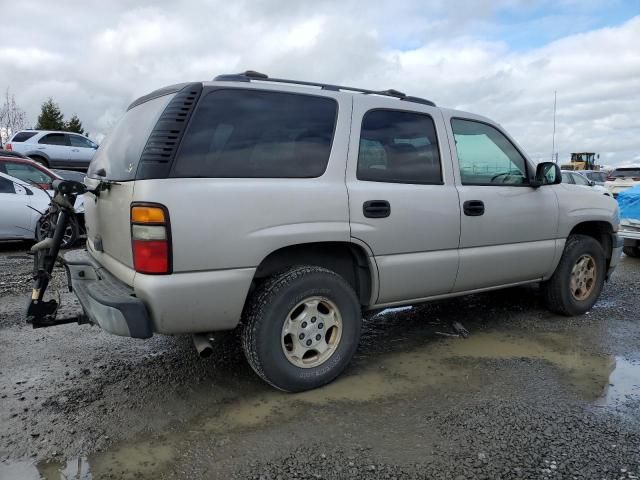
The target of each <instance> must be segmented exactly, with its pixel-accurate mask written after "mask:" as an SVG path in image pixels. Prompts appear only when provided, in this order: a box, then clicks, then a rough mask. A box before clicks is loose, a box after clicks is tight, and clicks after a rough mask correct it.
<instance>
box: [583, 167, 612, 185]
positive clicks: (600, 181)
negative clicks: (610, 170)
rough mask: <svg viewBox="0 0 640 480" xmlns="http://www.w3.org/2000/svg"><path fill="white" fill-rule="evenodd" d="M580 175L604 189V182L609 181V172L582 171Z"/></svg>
mask: <svg viewBox="0 0 640 480" xmlns="http://www.w3.org/2000/svg"><path fill="white" fill-rule="evenodd" d="M580 173H581V174H582V175H584V176H585V177H587V178H588V179H589V180H591V181H592V182H595V184H596V185H600V186H602V187H604V182H606V181H607V172H604V171H602V170H580Z"/></svg>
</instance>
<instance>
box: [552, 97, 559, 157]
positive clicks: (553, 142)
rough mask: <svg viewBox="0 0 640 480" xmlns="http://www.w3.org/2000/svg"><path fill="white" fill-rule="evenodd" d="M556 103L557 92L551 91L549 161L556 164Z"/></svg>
mask: <svg viewBox="0 0 640 480" xmlns="http://www.w3.org/2000/svg"><path fill="white" fill-rule="evenodd" d="M557 102H558V91H557V90H554V91H553V137H552V140H551V161H552V162H553V161H554V158H553V157H555V162H556V163H558V154H557V153H556V104H557Z"/></svg>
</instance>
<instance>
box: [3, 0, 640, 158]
mask: <svg viewBox="0 0 640 480" xmlns="http://www.w3.org/2000/svg"><path fill="white" fill-rule="evenodd" d="M556 4H557V5H556ZM613 4H616V5H617V2H615V1H614V2H612V5H613ZM46 5H47V4H46V3H45V2H41V4H40V5H39V6H38V3H37V2H29V4H28V5H26V6H21V7H20V9H22V11H20V12H16V15H14V16H13V18H12V21H11V22H7V23H5V24H4V26H3V30H4V33H5V35H4V39H3V43H2V46H0V90H3V89H4V88H6V87H7V86H9V87H10V88H11V90H12V91H13V92H14V93H15V95H16V99H17V101H18V102H19V103H20V104H21V105H22V106H23V107H24V108H25V109H26V110H27V114H28V118H29V119H30V121H31V122H32V123H35V120H36V117H37V115H38V112H39V107H40V104H41V103H42V102H43V101H44V100H45V99H46V98H47V97H49V96H51V97H53V98H54V99H55V100H56V101H57V102H58V103H59V104H60V106H61V108H62V110H63V111H64V112H65V114H66V115H68V116H70V115H71V114H73V113H77V114H78V115H79V116H80V118H81V119H82V121H83V123H84V125H85V127H86V128H87V129H88V130H89V131H90V132H91V133H92V134H93V135H94V136H97V137H100V136H102V135H103V134H105V133H107V132H108V130H109V129H110V128H111V127H112V126H113V124H114V123H115V122H116V121H117V118H118V117H119V116H120V115H121V114H122V112H124V109H125V108H126V106H127V105H128V104H129V103H130V102H131V100H133V99H134V98H136V97H137V96H139V95H143V94H145V93H148V92H149V91H151V90H153V89H155V88H158V87H161V86H163V85H167V84H171V83H177V82H182V81H189V80H208V79H211V78H212V77H214V76H215V75H217V74H220V73H229V72H236V71H241V70H244V69H249V68H250V69H255V70H259V71H264V72H265V73H268V74H270V75H273V76H278V77H292V78H299V79H304V80H317V81H325V82H331V83H343V84H353V85H356V86H363V87H368V88H374V89H386V88H395V89H398V90H402V91H406V92H407V93H410V94H412V95H418V96H423V97H427V98H430V99H432V100H434V101H436V103H438V104H439V105H443V106H448V107H454V108H460V109H465V110H469V111H473V112H476V113H480V114H483V115H486V116H488V117H491V118H493V119H495V120H496V121H498V122H500V123H501V124H502V125H504V126H505V128H507V130H509V132H510V133H511V134H512V135H513V136H514V137H515V138H516V139H517V140H518V141H519V143H521V144H522V145H523V147H524V148H525V150H526V151H527V152H528V153H529V154H530V155H531V156H532V157H533V158H535V159H547V158H549V157H550V156H551V133H552V126H553V92H554V90H557V91H558V112H557V137H556V143H557V145H558V146H559V154H560V158H561V159H567V158H568V154H569V153H570V152H571V151H584V150H591V151H596V152H600V153H601V155H602V158H603V160H605V161H606V162H607V163H609V164H615V163H622V162H629V161H633V160H634V159H635V160H639V159H640V158H639V152H640V142H639V141H638V138H640V120H638V116H637V112H638V111H640V49H638V47H637V45H640V17H635V18H631V19H629V20H627V21H626V22H621V21H619V22H616V24H615V25H614V26H604V27H603V26H600V27H593V28H590V26H593V25H597V24H598V21H597V18H599V16H602V15H603V13H602V11H600V10H598V8H602V7H597V6H596V5H595V4H593V3H592V2H591V3H590V2H578V3H576V2H575V1H574V0H564V1H563V2H550V1H546V0H545V1H542V2H532V1H530V0H521V1H520V0H502V1H498V2H496V1H489V0H480V1H478V2H474V4H473V8H469V6H468V5H469V4H468V2H466V1H461V0H449V1H445V0H432V1H428V2H425V1H417V0H406V1H404V2H384V3H376V8H372V6H371V5H372V4H371V2H364V1H361V0H318V1H316V2H313V3H311V2H290V1H286V0H262V1H249V0H237V1H236V2H232V3H228V2H227V3H224V2H222V1H220V0H201V1H199V2H196V1H186V0H184V1H171V2H169V1H154V2H152V1H144V2H136V7H135V8H131V7H130V6H129V5H130V3H129V2H125V1H121V0H116V1H111V2H100V3H98V2H84V1H80V0H75V1H72V0H66V1H65V0H62V1H60V2H58V4H57V10H58V11H61V12H65V14H64V15H60V16H59V17H56V21H55V22H52V21H51V15H50V12H49V10H50V9H47V8H45V7H46ZM88 5H90V6H88ZM611 8H612V7H611ZM549 9H551V10H552V11H551V10H550V11H549V12H548V13H544V12H546V10H549ZM553 9H555V10H553ZM563 9H564V10H563ZM540 12H543V13H542V14H541V13H540ZM18 13H19V14H18ZM534 14H535V15H534ZM569 15H575V17H576V18H578V17H579V18H580V22H579V25H581V28H583V29H584V30H583V31H581V32H577V33H572V34H570V35H566V36H564V37H562V38H558V36H557V35H556V34H555V33H556V32H561V31H562V27H561V25H562V24H561V23H558V22H566V21H567V18H568V16H569ZM502 17H508V18H512V19H513V20H504V18H502ZM534 17H535V18H534ZM627 18H628V15H627ZM510 22H511V23H510ZM540 29H544V30H540ZM514 32H515V33H514ZM538 32H539V33H540V35H539V37H540V38H542V39H545V38H555V40H553V41H549V40H544V41H541V42H540V43H537V44H531V42H532V41H535V40H536V39H537V36H538V35H536V34H537V33H538ZM552 33H553V35H552ZM532 39H533V40H532Z"/></svg>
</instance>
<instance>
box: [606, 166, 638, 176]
mask: <svg viewBox="0 0 640 480" xmlns="http://www.w3.org/2000/svg"><path fill="white" fill-rule="evenodd" d="M611 176H612V177H640V168H616V169H615V170H614V171H613V173H612V174H611Z"/></svg>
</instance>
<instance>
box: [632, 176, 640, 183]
mask: <svg viewBox="0 0 640 480" xmlns="http://www.w3.org/2000/svg"><path fill="white" fill-rule="evenodd" d="M631 180H633V181H634V182H640V177H631Z"/></svg>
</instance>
